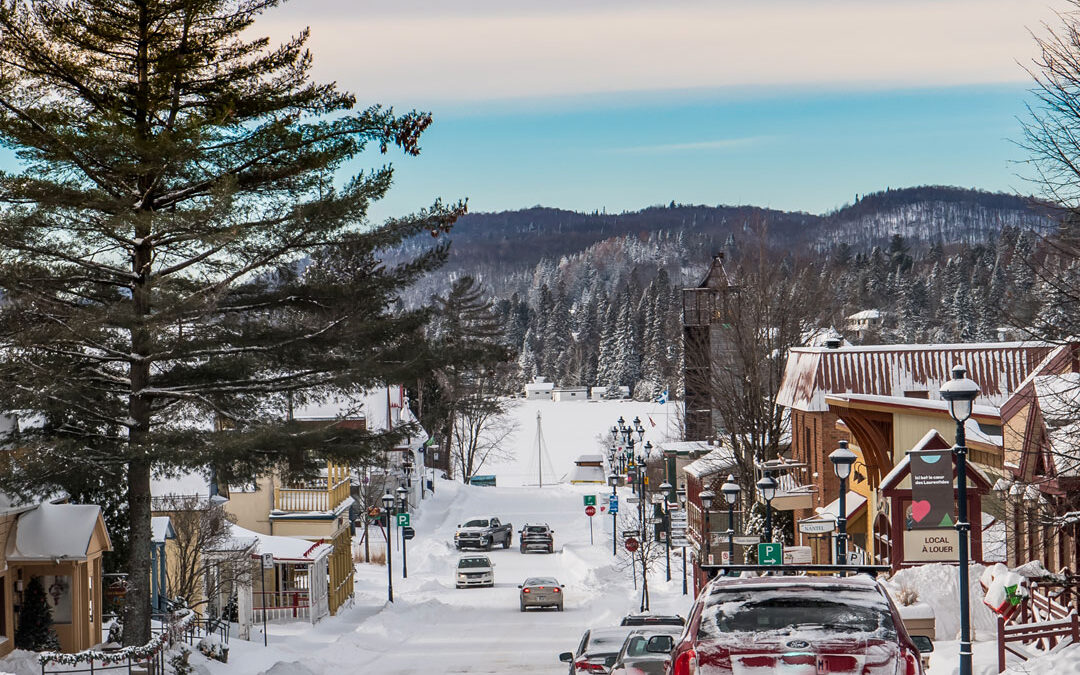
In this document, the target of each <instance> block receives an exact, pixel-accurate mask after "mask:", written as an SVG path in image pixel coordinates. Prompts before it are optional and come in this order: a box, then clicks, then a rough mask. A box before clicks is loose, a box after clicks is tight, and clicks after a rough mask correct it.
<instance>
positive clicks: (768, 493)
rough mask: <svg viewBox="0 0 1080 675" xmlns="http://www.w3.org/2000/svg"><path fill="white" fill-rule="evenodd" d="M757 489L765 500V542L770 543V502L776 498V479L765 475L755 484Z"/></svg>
mask: <svg viewBox="0 0 1080 675" xmlns="http://www.w3.org/2000/svg"><path fill="white" fill-rule="evenodd" d="M757 489H758V492H760V493H761V498H762V499H764V500H765V541H766V543H768V542H771V541H772V500H773V497H775V496H776V479H775V478H773V477H772V476H770V475H769V474H765V475H764V476H763V477H762V479H761V480H759V481H758V482H757Z"/></svg>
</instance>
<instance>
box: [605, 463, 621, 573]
mask: <svg viewBox="0 0 1080 675" xmlns="http://www.w3.org/2000/svg"><path fill="white" fill-rule="evenodd" d="M607 482H608V485H610V486H611V494H612V495H615V496H616V497H617V493H616V492H615V488H616V487H618V485H619V476H618V474H616V473H615V471H614V469H613V470H612V472H611V474H610V475H608V477H607ZM618 517H619V514H618V513H616V512H615V511H612V512H611V555H619V543H618V539H617V537H618V531H619V521H618Z"/></svg>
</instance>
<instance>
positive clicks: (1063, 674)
mask: <svg viewBox="0 0 1080 675" xmlns="http://www.w3.org/2000/svg"><path fill="white" fill-rule="evenodd" d="M1035 673H1053V674H1054V675H1080V645H1075V644H1070V645H1066V646H1064V647H1061V648H1060V649H1055V650H1053V651H1051V652H1049V653H1047V654H1043V655H1042V656H1039V657H1036V658H1034V659H1031V660H1029V661H1024V662H1023V663H1017V664H1015V665H1012V666H1009V667H1008V668H1006V669H1005V675H1035Z"/></svg>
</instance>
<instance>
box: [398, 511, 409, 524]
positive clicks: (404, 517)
mask: <svg viewBox="0 0 1080 675" xmlns="http://www.w3.org/2000/svg"><path fill="white" fill-rule="evenodd" d="M397 525H398V527H408V526H409V514H407V513H399V514H397Z"/></svg>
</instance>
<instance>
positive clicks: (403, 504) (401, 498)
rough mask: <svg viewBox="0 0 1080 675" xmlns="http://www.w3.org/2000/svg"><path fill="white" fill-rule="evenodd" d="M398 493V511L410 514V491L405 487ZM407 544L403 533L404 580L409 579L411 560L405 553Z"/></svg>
mask: <svg viewBox="0 0 1080 675" xmlns="http://www.w3.org/2000/svg"><path fill="white" fill-rule="evenodd" d="M396 492H397V497H398V510H399V513H408V512H409V491H408V490H406V489H405V486H404V485H403V486H401V487H399V488H398V489H397V490H396ZM398 531H399V532H400V531H401V528H398ZM405 542H406V539H405V533H404V532H402V533H401V578H402V579H408V578H409V558H408V556H407V555H406V553H405V551H406V546H405Z"/></svg>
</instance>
